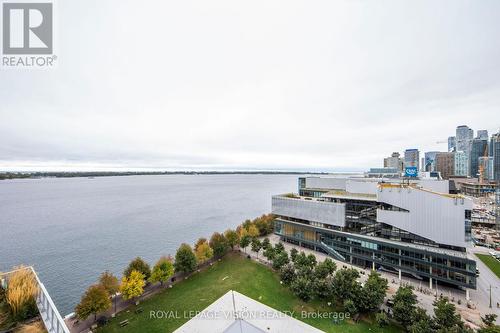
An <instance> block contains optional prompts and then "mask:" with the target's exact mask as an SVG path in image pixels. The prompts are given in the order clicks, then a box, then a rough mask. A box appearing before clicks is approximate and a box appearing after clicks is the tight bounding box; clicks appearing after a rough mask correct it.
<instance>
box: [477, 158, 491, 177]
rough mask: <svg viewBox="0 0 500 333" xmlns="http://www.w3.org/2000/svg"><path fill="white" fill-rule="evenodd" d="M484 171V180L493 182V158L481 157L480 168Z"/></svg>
mask: <svg viewBox="0 0 500 333" xmlns="http://www.w3.org/2000/svg"><path fill="white" fill-rule="evenodd" d="M481 167H482V169H483V180H493V157H488V156H483V157H479V167H478V168H481Z"/></svg>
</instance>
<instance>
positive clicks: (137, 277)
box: [75, 214, 274, 321]
mask: <svg viewBox="0 0 500 333" xmlns="http://www.w3.org/2000/svg"><path fill="white" fill-rule="evenodd" d="M273 229H274V217H273V216H272V215H271V214H268V215H262V216H260V217H258V218H256V219H254V220H246V221H245V222H243V223H242V224H241V225H240V226H238V227H237V228H236V229H235V230H232V229H228V230H226V231H225V232H224V233H219V232H214V233H213V234H212V236H211V237H210V239H206V238H200V239H198V240H197V242H196V243H195V244H194V246H193V247H191V246H190V245H189V244H186V243H182V244H181V245H180V246H179V248H178V249H177V251H176V253H175V257H174V258H172V256H169V255H168V256H162V257H160V258H159V259H158V261H157V262H156V263H155V265H154V266H153V268H151V267H150V266H149V264H148V263H147V262H146V261H144V260H143V259H142V258H140V257H137V258H135V259H133V260H132V261H131V262H130V263H129V265H128V266H127V267H126V268H125V270H124V271H123V276H122V278H121V280H119V279H118V278H117V277H116V276H115V275H114V274H112V273H111V272H109V271H105V272H103V273H102V274H101V275H100V277H99V280H98V282H97V283H96V284H93V285H91V286H90V287H89V288H88V289H87V290H86V291H85V293H84V294H83V295H82V298H81V300H80V302H79V303H78V305H77V306H76V307H75V314H76V316H77V318H79V319H82V320H85V319H87V318H88V317H89V316H91V315H93V316H94V321H95V320H96V319H97V314H99V313H101V312H105V311H107V310H109V309H110V308H111V306H112V304H111V300H112V298H113V296H115V295H116V294H117V293H120V294H121V297H122V298H123V299H124V300H136V299H138V298H139V297H140V296H141V295H142V294H143V293H144V288H145V287H146V285H148V284H156V283H159V284H160V285H163V284H164V283H166V282H168V281H169V280H171V279H172V277H173V275H174V274H175V273H182V274H189V273H192V272H194V271H195V270H196V269H197V268H198V267H199V265H200V264H203V263H205V262H207V261H208V260H210V259H212V258H221V257H223V256H224V255H225V254H226V253H227V252H228V251H229V250H234V249H235V248H236V247H241V248H246V247H247V246H249V244H250V243H251V242H252V241H253V240H255V239H257V237H261V236H265V235H268V234H270V233H272V232H273Z"/></svg>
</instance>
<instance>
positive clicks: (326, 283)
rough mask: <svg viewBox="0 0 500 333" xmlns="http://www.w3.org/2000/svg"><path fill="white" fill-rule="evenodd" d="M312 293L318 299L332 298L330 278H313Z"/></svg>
mask: <svg viewBox="0 0 500 333" xmlns="http://www.w3.org/2000/svg"><path fill="white" fill-rule="evenodd" d="M312 281H313V286H314V294H315V295H316V297H317V298H319V299H331V298H332V278H331V277H326V278H324V279H318V278H313V279H312Z"/></svg>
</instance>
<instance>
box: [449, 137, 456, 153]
mask: <svg viewBox="0 0 500 333" xmlns="http://www.w3.org/2000/svg"><path fill="white" fill-rule="evenodd" d="M456 148H457V141H456V139H455V137H454V136H450V137H448V151H455V150H456Z"/></svg>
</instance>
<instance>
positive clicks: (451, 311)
mask: <svg viewBox="0 0 500 333" xmlns="http://www.w3.org/2000/svg"><path fill="white" fill-rule="evenodd" d="M455 310H456V308H455V305H454V304H453V303H450V302H448V298H447V297H439V299H438V300H436V301H434V318H433V319H434V326H435V328H436V329H438V330H448V329H451V328H453V327H461V326H463V322H462V319H461V318H460V315H459V314H457V313H456V311H455Z"/></svg>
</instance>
